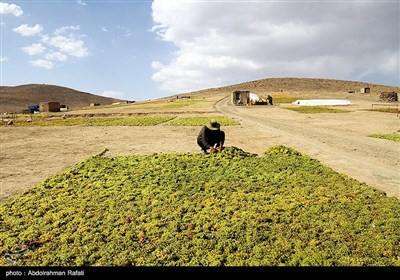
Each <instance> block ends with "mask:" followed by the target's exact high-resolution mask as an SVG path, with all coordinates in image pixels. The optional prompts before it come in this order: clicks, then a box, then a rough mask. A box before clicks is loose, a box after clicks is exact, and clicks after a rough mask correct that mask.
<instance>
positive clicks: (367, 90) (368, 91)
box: [360, 87, 371, 93]
mask: <svg viewBox="0 0 400 280" xmlns="http://www.w3.org/2000/svg"><path fill="white" fill-rule="evenodd" d="M370 91H371V89H370V88H369V87H363V88H361V89H360V92H361V93H370Z"/></svg>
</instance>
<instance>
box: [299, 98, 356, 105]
mask: <svg viewBox="0 0 400 280" xmlns="http://www.w3.org/2000/svg"><path fill="white" fill-rule="evenodd" d="M292 104H295V105H300V106H338V105H340V106H343V105H351V104H352V103H351V102H350V101H349V100H341V99H298V100H296V101H293V102H292Z"/></svg>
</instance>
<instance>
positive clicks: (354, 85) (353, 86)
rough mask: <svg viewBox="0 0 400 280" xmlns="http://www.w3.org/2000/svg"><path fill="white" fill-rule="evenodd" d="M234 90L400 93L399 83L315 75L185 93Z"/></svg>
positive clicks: (364, 95)
mask: <svg viewBox="0 0 400 280" xmlns="http://www.w3.org/2000/svg"><path fill="white" fill-rule="evenodd" d="M361 88H370V92H369V93H361V92H360V90H361ZM234 90H250V91H252V92H254V93H257V94H267V93H268V94H271V93H273V94H277V93H283V94H288V95H292V96H301V97H316V96H318V98H351V99H358V98H360V99H363V100H369V101H379V94H380V93H381V92H384V91H389V92H392V91H394V92H397V93H400V87H399V86H388V85H378V84H372V83H363V82H357V81H346V80H333V79H316V78H268V79H262V80H255V81H250V82H245V83H240V84H234V85H229V86H225V87H218V88H210V89H205V90H199V91H193V92H190V93H187V94H184V95H193V96H207V95H209V94H218V93H221V94H222V93H227V92H232V91H234Z"/></svg>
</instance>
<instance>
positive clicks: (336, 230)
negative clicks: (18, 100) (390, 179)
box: [0, 146, 400, 266]
mask: <svg viewBox="0 0 400 280" xmlns="http://www.w3.org/2000/svg"><path fill="white" fill-rule="evenodd" d="M106 151H107V150H106V149H105V150H104V151H103V152H101V153H99V154H97V155H95V156H92V157H90V158H88V159H87V160H84V161H82V162H80V163H79V164H77V165H76V166H74V167H72V168H70V169H68V170H66V171H65V172H63V173H59V174H57V175H55V176H53V177H50V178H48V179H46V180H44V181H43V182H42V183H41V184H39V185H37V186H35V187H34V188H32V189H30V190H29V191H27V192H26V193H24V194H22V195H19V196H17V197H15V198H13V199H10V200H8V201H6V202H4V203H3V204H2V205H0V254H1V258H0V265H2V266H9V265H10V266H16V265H17V266H400V202H399V200H398V199H397V198H390V197H387V196H386V195H385V193H384V192H382V191H378V190H376V189H374V188H372V187H370V186H368V185H366V184H365V183H361V182H359V181H356V180H354V179H352V178H350V177H348V176H346V175H343V174H339V173H337V172H335V171H334V170H332V169H330V168H328V167H326V166H324V165H322V164H321V163H320V162H319V161H317V160H315V159H312V158H310V157H309V156H307V155H304V154H301V153H299V152H297V151H295V150H293V149H291V148H288V147H284V146H275V147H272V148H270V149H268V150H267V151H266V152H265V153H264V154H263V155H262V156H258V155H256V154H250V153H248V152H245V151H243V150H241V149H239V148H236V147H226V148H225V149H224V150H223V151H222V152H221V153H218V154H208V155H203V154H194V153H175V154H160V153H154V154H151V155H141V156H118V157H111V156H107V155H105V154H104V153H105V152H106Z"/></svg>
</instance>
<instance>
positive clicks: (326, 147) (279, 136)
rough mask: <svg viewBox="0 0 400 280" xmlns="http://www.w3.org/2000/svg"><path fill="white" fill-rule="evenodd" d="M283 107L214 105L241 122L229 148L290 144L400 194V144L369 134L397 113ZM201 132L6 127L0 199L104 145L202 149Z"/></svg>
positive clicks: (144, 150) (390, 125)
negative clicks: (305, 111) (198, 140)
mask: <svg viewBox="0 0 400 280" xmlns="http://www.w3.org/2000/svg"><path fill="white" fill-rule="evenodd" d="M284 106H289V105H282V106H279V105H277V106H275V105H274V106H250V107H238V106H233V105H232V104H230V103H229V98H225V99H222V100H221V101H219V102H218V103H217V104H216V106H215V107H216V109H217V110H220V111H221V112H222V113H223V114H226V115H228V116H231V117H233V118H235V119H237V120H239V122H240V123H241V125H237V126H226V127H223V128H222V129H223V130H224V131H225V132H226V143H225V144H226V146H236V147H239V148H241V149H243V150H245V151H247V152H251V153H256V154H259V155H261V154H263V153H264V152H265V151H266V150H267V149H268V148H269V147H271V146H274V145H285V146H288V147H292V148H294V149H296V150H298V151H300V152H303V153H305V154H308V155H310V156H311V157H313V158H315V159H318V160H320V161H321V162H322V163H324V164H325V165H327V166H329V167H331V168H333V169H334V170H336V171H338V172H340V173H344V174H347V175H349V176H351V177H353V178H355V179H357V180H359V181H361V182H366V183H367V184H368V185H370V186H373V187H376V188H377V189H381V190H383V191H385V192H386V193H387V195H388V196H396V197H400V143H398V142H394V141H389V140H384V139H375V138H370V137H367V135H368V134H372V133H393V132H395V131H397V130H399V128H400V120H399V119H398V118H397V117H396V115H395V114H390V113H381V112H371V111H365V110H362V109H363V108H370V107H371V105H370V103H363V102H362V101H359V102H356V104H355V105H354V106H353V105H352V107H351V109H352V112H350V113H343V114H331V113H324V114H301V113H297V112H293V111H290V110H286V109H284ZM293 106H294V105H293ZM196 110H198V108H197V109H196ZM210 112H212V114H214V115H215V112H214V111H212V110H211V111H210ZM188 114H190V115H196V114H194V113H193V112H190V111H189V112H188ZM212 114H211V115H212ZM211 115H210V116H211ZM200 116H204V114H200ZM199 130H200V128H199V127H198V126H186V127H168V126H162V125H158V126H151V127H127V126H120V127H118V126H114V127H80V126H76V127H12V126H10V127H0V145H1V146H0V151H1V153H0V203H2V202H4V201H5V200H7V199H10V198H12V197H14V196H16V195H18V194H20V193H23V192H24V191H25V190H27V189H29V188H32V187H34V186H35V185H37V184H39V183H40V182H41V181H42V180H43V179H45V178H47V177H49V176H52V175H54V174H56V173H58V172H63V171H65V170H66V169H67V168H69V167H71V166H73V165H75V164H77V163H78V162H79V161H81V160H84V159H86V158H87V157H89V156H91V155H93V154H96V153H98V152H100V151H102V150H103V149H104V148H108V149H109V151H108V152H107V155H112V156H114V155H115V156H118V155H135V154H151V153H155V152H159V153H173V152H200V150H199V147H198V146H197V144H196V137H197V134H198V132H199Z"/></svg>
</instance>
